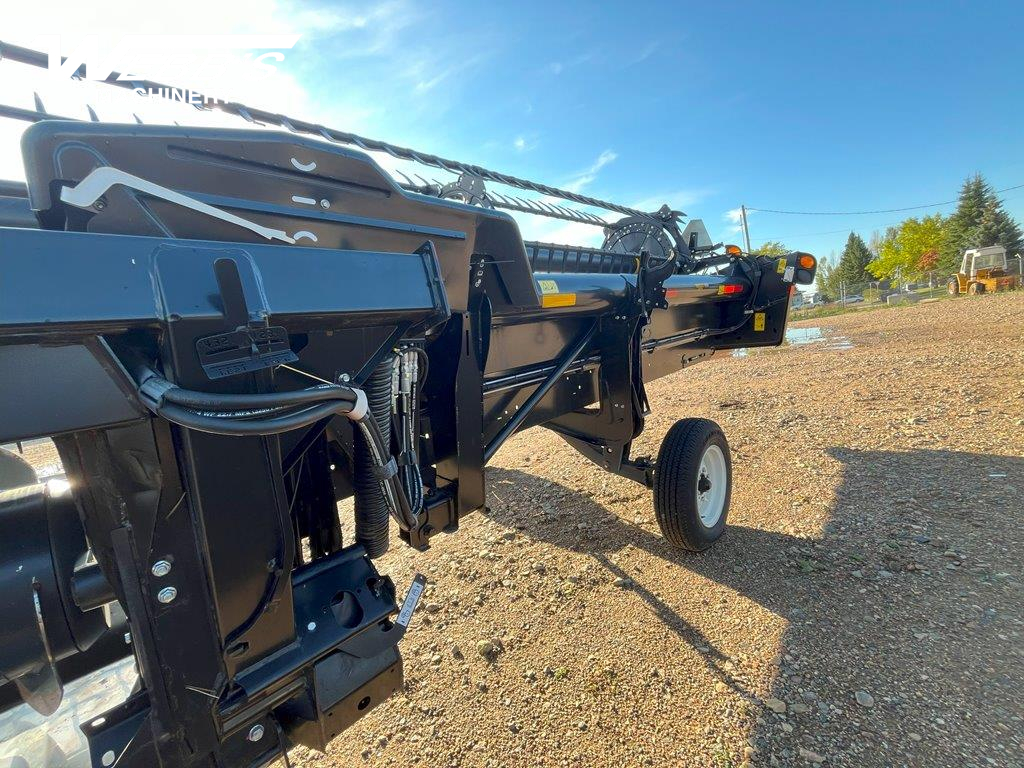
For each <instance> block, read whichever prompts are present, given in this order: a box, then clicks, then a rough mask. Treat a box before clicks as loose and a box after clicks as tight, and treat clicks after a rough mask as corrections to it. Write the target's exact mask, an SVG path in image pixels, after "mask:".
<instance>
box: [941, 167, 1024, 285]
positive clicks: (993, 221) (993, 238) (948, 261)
mask: <svg viewBox="0 0 1024 768" xmlns="http://www.w3.org/2000/svg"><path fill="white" fill-rule="evenodd" d="M989 245H1001V246H1003V247H1004V248H1006V252H1007V253H1008V254H1009V255H1011V256H1012V255H1013V254H1015V253H1017V252H1018V251H1020V250H1021V249H1022V248H1024V237H1022V234H1021V229H1020V226H1019V225H1018V224H1017V222H1015V221H1014V220H1013V218H1012V217H1011V216H1010V215H1009V214H1008V213H1007V212H1006V211H1005V210H1004V209H1003V204H1002V202H1001V201H1000V200H999V198H998V197H996V195H995V192H993V191H992V187H990V186H989V185H988V183H987V182H986V181H985V179H983V178H982V176H981V174H975V175H974V176H970V177H968V178H967V179H966V180H965V181H964V184H963V186H962V187H961V188H960V202H959V203H958V205H957V208H956V212H955V213H954V214H953V215H952V216H950V217H949V219H948V220H947V224H946V238H945V242H944V243H943V247H942V248H941V250H940V260H939V267H940V268H941V269H943V270H945V271H948V272H956V271H957V270H958V269H960V262H961V260H962V258H963V255H964V251H965V250H967V249H968V248H984V247H985V246H989Z"/></svg>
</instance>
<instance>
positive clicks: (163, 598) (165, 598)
mask: <svg viewBox="0 0 1024 768" xmlns="http://www.w3.org/2000/svg"><path fill="white" fill-rule="evenodd" d="M177 596H178V590H176V589H175V588H174V587H164V588H163V589H161V590H160V591H159V592H157V593H156V599H157V600H159V601H160V602H161V603H163V604H164V605H166V604H167V603H170V602H173V601H174V598H176V597H177Z"/></svg>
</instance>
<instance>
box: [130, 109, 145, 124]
mask: <svg viewBox="0 0 1024 768" xmlns="http://www.w3.org/2000/svg"><path fill="white" fill-rule="evenodd" d="M132 117H134V118H135V122H136V123H138V124H139V125H145V123H143V122H142V118H141V117H139V116H138V115H137V114H135V113H134V112H132Z"/></svg>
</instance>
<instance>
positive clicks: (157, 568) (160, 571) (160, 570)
mask: <svg viewBox="0 0 1024 768" xmlns="http://www.w3.org/2000/svg"><path fill="white" fill-rule="evenodd" d="M149 572H150V573H152V574H153V575H154V576H156V577H157V578H158V579H160V578H163V577H164V576H166V575H167V574H168V573H170V572H171V564H170V563H169V562H167V561H166V560H157V561H156V562H155V563H153V567H152V568H150V569H149Z"/></svg>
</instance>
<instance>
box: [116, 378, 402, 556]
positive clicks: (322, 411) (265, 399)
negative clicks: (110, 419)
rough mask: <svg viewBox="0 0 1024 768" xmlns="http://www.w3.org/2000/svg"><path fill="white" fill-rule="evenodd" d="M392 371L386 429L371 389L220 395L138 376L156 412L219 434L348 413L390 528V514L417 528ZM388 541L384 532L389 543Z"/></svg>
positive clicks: (270, 429)
mask: <svg viewBox="0 0 1024 768" xmlns="http://www.w3.org/2000/svg"><path fill="white" fill-rule="evenodd" d="M388 376H389V386H388V392H387V397H388V400H387V401H385V403H384V411H383V413H384V414H385V415H386V416H387V417H388V418H387V425H386V429H387V432H386V433H385V432H384V430H383V429H382V427H381V421H380V420H379V417H377V416H376V412H374V413H373V414H371V412H370V410H369V407H368V406H369V403H368V398H367V395H366V393H364V392H363V390H361V389H356V388H354V387H347V386H343V385H340V384H325V385H319V386H316V387H310V388H308V389H303V390H297V391H292V392H266V393H260V394H252V395H243V394H215V393H210V392H196V391H192V390H187V389H182V388H181V387H178V386H177V385H175V384H172V383H171V382H169V381H167V379H165V378H163V377H162V376H160V375H159V374H157V373H156V372H154V371H153V370H152V369H150V368H148V367H145V366H142V367H141V368H140V370H139V371H137V373H136V380H137V381H138V382H139V396H140V399H141V400H142V402H143V404H145V406H146V407H147V408H149V410H151V411H152V412H153V413H155V414H156V415H157V416H160V417H161V418H164V419H167V420H168V421H170V422H173V423H174V424H177V425H179V426H181V427H185V428H186V429H193V430H196V431H199V432H209V433H212V434H216V435H227V436H251V435H254V436H260V435H276V434H280V433H282V432H288V431H290V430H293V429H300V428H301V427H305V426H309V425H312V424H315V423H316V422H318V421H320V420H321V419H324V418H328V417H330V416H336V415H345V416H347V417H348V418H349V419H350V420H351V421H352V422H353V425H354V427H355V430H354V431H355V432H356V433H357V434H358V435H359V438H357V440H356V443H357V446H358V444H359V443H362V444H363V445H364V446H365V447H366V448H367V449H368V450H367V452H366V460H365V461H364V462H363V464H362V471H358V470H357V472H356V473H355V474H356V478H357V482H360V478H361V477H363V476H366V477H367V478H368V479H367V481H366V482H367V483H374V484H376V487H377V489H378V496H379V498H380V499H382V500H383V505H384V506H383V509H384V515H385V532H386V522H387V521H386V517H387V515H388V514H390V515H391V516H392V517H394V518H395V521H396V522H397V523H398V525H399V526H400V527H401V528H402V529H403V530H410V529H411V528H414V527H416V525H417V522H418V520H417V518H416V515H415V514H414V512H413V510H412V508H411V507H410V505H409V499H408V497H407V495H406V493H405V490H404V488H403V487H402V484H401V483H400V482H399V480H398V478H397V477H396V475H397V469H396V462H395V460H394V458H393V457H392V456H391V450H390V409H389V408H388V406H389V405H390V372H389V373H388ZM357 527H358V524H357ZM357 538H358V536H357ZM386 541H387V539H386V534H385V544H386ZM385 548H386V547H385ZM371 556H373V555H372V553H371Z"/></svg>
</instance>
